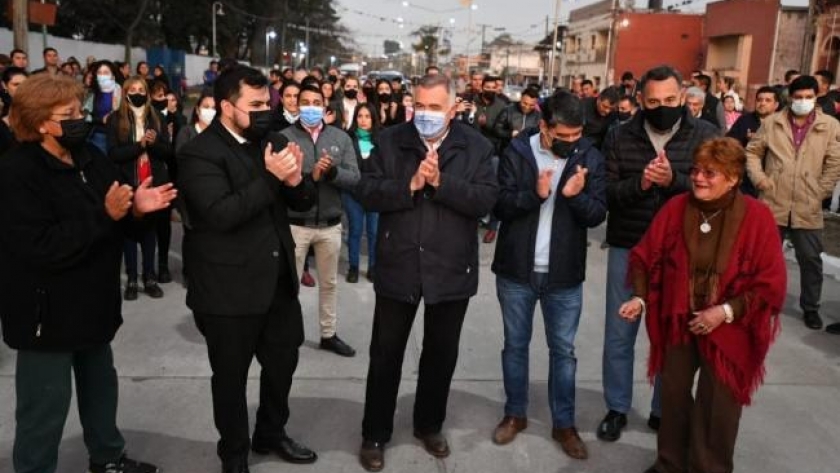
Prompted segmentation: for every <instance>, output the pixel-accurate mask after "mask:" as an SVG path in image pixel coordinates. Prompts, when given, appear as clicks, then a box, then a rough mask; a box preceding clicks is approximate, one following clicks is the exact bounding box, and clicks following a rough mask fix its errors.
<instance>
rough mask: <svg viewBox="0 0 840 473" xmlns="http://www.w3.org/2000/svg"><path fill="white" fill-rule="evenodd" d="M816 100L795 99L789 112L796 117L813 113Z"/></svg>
mask: <svg viewBox="0 0 840 473" xmlns="http://www.w3.org/2000/svg"><path fill="white" fill-rule="evenodd" d="M816 102H817V100H816V99H796V100H794V101H792V102H791V104H790V111H791V112H793V114H794V115H796V116H799V117H801V116H804V115H808V114H809V113H811V112H813V111H814V105H815V104H816Z"/></svg>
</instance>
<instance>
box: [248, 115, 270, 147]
mask: <svg viewBox="0 0 840 473" xmlns="http://www.w3.org/2000/svg"><path fill="white" fill-rule="evenodd" d="M248 120H249V121H250V122H251V124H250V125H248V128H246V129H244V130H242V136H244V137H245V138H247V139H248V140H249V141H252V142H254V143H259V142H260V141H262V139H263V138H265V135H266V134H268V132H269V130H271V110H258V111H253V110H252V111H250V112H248Z"/></svg>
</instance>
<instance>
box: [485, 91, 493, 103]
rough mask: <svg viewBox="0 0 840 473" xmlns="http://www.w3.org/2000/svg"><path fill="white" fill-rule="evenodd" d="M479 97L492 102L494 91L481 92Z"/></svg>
mask: <svg viewBox="0 0 840 473" xmlns="http://www.w3.org/2000/svg"><path fill="white" fill-rule="evenodd" d="M481 97H482V98H483V99H484V101H485V102H492V101H493V99H495V98H496V92H487V91H485V92H482V93H481Z"/></svg>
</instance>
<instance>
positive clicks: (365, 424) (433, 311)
mask: <svg viewBox="0 0 840 473" xmlns="http://www.w3.org/2000/svg"><path fill="white" fill-rule="evenodd" d="M468 304H469V299H463V300H459V301H454V302H444V303H440V304H434V305H428V304H427V305H426V310H425V314H424V325H423V351H422V354H421V356H420V372H419V375H418V378H417V396H416V399H415V401H414V430H416V431H418V432H420V433H422V434H431V433H436V432H440V431H441V429H442V428H443V421H444V420H445V419H446V403H447V400H448V398H449V386H450V384H451V382H452V375H453V374H454V372H455V364H456V363H457V361H458V343H459V341H460V338H461V327H462V326H463V323H464V316H465V315H466V313H467V306H468ZM417 307H418V304H410V303H407V302H401V301H396V300H393V299H389V298H386V297H381V296H376V308H375V309H374V313H373V334H372V336H371V340H370V365H369V367H368V376H367V389H366V393H365V417H364V420H363V421H362V435H363V437H364V438H365V440H372V441H375V442H388V441H390V440H391V434H392V433H393V431H394V411H395V410H396V405H397V393H398V391H399V387H400V378H401V377H402V364H403V356H404V355H405V347H406V344H407V343H408V337H409V335H410V334H411V326H412V325H413V323H414V317H415V315H416V314H417Z"/></svg>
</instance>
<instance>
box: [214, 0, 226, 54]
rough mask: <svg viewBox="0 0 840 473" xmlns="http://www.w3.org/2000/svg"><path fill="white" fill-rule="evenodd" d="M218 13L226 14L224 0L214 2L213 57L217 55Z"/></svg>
mask: <svg viewBox="0 0 840 473" xmlns="http://www.w3.org/2000/svg"><path fill="white" fill-rule="evenodd" d="M216 15H221V16H224V15H225V11H224V10H223V9H222V2H213V57H214V58H215V57H217V56H216Z"/></svg>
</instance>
